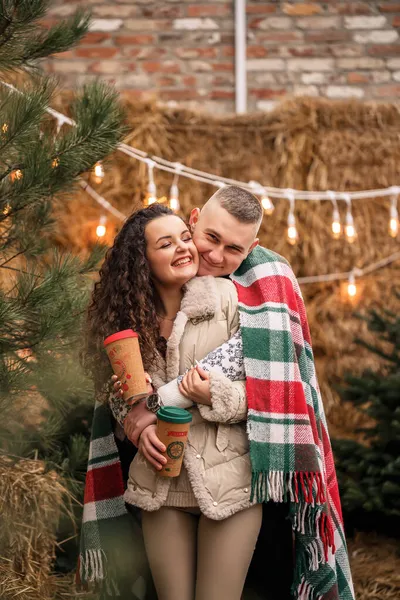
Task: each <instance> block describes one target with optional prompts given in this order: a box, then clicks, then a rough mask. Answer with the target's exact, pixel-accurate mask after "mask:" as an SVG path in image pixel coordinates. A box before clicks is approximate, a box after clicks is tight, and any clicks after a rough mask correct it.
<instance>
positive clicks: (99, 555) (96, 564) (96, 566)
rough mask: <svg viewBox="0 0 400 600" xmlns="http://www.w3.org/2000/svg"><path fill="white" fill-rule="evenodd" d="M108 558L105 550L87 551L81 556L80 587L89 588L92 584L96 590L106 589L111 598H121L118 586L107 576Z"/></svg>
mask: <svg viewBox="0 0 400 600" xmlns="http://www.w3.org/2000/svg"><path fill="white" fill-rule="evenodd" d="M106 564H107V557H106V554H105V552H104V551H103V550H86V551H85V552H84V553H81V554H80V555H79V577H77V584H78V587H81V586H82V587H84V588H86V589H87V588H89V585H88V584H92V585H93V588H94V589H99V588H100V587H103V586H104V588H105V590H106V592H107V594H108V595H110V596H120V595H121V594H120V592H119V589H118V584H117V582H116V581H115V579H113V578H112V577H110V576H109V574H107V568H106Z"/></svg>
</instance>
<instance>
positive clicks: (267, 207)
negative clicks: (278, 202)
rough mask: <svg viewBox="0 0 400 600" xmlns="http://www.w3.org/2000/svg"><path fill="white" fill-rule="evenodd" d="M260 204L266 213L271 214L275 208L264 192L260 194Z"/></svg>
mask: <svg viewBox="0 0 400 600" xmlns="http://www.w3.org/2000/svg"><path fill="white" fill-rule="evenodd" d="M261 206H262V207H263V209H264V212H265V214H266V215H272V213H273V212H274V210H275V206H274V205H273V204H272V202H271V200H270V199H269V198H268V196H267V195H266V194H263V195H262V196H261Z"/></svg>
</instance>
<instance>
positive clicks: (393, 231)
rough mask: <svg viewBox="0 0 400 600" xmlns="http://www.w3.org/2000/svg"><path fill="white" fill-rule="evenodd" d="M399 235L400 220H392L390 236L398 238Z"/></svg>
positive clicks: (390, 222)
mask: <svg viewBox="0 0 400 600" xmlns="http://www.w3.org/2000/svg"><path fill="white" fill-rule="evenodd" d="M398 233H399V220H398V219H390V221H389V235H390V236H391V237H393V238H395V237H397V234H398Z"/></svg>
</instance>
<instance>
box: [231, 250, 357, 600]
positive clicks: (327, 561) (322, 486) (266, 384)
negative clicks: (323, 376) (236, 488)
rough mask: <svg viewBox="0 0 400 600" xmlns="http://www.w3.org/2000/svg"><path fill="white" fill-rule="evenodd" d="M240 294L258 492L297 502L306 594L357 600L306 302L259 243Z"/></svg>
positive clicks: (261, 498) (298, 569)
mask: <svg viewBox="0 0 400 600" xmlns="http://www.w3.org/2000/svg"><path fill="white" fill-rule="evenodd" d="M231 279H232V280H233V282H234V283H235V285H236V288H237V291H238V298H239V313H240V328H241V333H242V340H243V354H244V366H245V371H246V389H247V401H248V407H249V412H248V425H247V430H248V436H249V441H250V457H251V463H252V473H253V475H252V497H253V498H254V497H255V498H256V499H257V501H258V502H267V501H269V500H272V501H274V502H284V501H286V500H287V501H289V503H290V515H291V521H292V527H293V531H294V534H295V573H294V583H293V589H292V592H293V596H294V598H295V599H296V600H339V599H340V600H353V599H354V591H353V585H352V579H351V573H350V567H349V562H348V556H347V548H346V541H345V536H344V530H343V521H342V513H341V507H340V499H339V491H338V485H337V480H336V473H335V466H334V462H333V456H332V450H331V445H330V441H329V434H328V429H327V424H326V419H325V414H324V407H323V404H322V400H321V394H320V391H319V387H318V382H317V378H316V373H315V367H314V357H313V352H312V348H311V338H310V332H309V327H308V323H307V316H306V311H305V307H304V303H303V299H302V296H301V292H300V288H299V285H298V282H297V280H296V278H295V276H294V274H293V272H292V270H291V268H290V266H289V264H288V263H287V261H286V260H285V259H284V258H282V257H280V256H279V255H277V254H275V253H274V252H272V251H270V250H266V249H265V248H261V247H256V248H255V249H254V250H253V252H251V254H250V255H249V256H248V257H247V259H246V260H245V261H244V262H243V263H242V265H241V267H240V268H239V269H238V271H236V272H235V273H234V275H232V277H231Z"/></svg>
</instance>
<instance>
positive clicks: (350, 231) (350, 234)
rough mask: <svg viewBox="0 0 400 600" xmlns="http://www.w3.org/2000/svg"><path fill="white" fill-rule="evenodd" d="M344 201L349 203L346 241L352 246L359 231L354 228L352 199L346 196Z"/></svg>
mask: <svg viewBox="0 0 400 600" xmlns="http://www.w3.org/2000/svg"><path fill="white" fill-rule="evenodd" d="M343 199H344V200H345V202H346V203H347V212H346V221H345V226H344V233H345V235H346V239H347V241H348V242H349V244H352V243H353V242H354V241H355V239H356V237H357V231H356V228H355V226H354V219H353V215H352V213H351V197H350V195H349V194H344V195H343Z"/></svg>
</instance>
